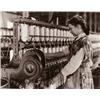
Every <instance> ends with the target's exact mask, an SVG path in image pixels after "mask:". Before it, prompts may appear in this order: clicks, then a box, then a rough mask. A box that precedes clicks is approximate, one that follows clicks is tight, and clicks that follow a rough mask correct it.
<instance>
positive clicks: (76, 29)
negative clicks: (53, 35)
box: [68, 24, 80, 36]
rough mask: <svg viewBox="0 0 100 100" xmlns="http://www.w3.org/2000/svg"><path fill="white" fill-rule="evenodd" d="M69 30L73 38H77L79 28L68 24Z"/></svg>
mask: <svg viewBox="0 0 100 100" xmlns="http://www.w3.org/2000/svg"><path fill="white" fill-rule="evenodd" d="M68 26H69V29H70V32H71V33H72V34H73V36H77V35H78V34H79V33H80V32H79V31H80V29H79V26H78V25H77V26H74V25H72V24H69V25H68Z"/></svg>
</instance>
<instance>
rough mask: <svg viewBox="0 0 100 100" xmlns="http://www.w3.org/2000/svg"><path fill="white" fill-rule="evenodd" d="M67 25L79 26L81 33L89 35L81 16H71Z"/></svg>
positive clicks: (86, 25)
mask: <svg viewBox="0 0 100 100" xmlns="http://www.w3.org/2000/svg"><path fill="white" fill-rule="evenodd" d="M68 24H72V25H74V26H77V25H78V24H79V25H81V27H82V29H83V31H84V32H85V34H86V35H89V31H90V29H89V26H88V24H87V23H86V21H85V20H84V19H83V18H82V16H79V15H75V16H73V17H72V18H71V19H70V20H69V21H68Z"/></svg>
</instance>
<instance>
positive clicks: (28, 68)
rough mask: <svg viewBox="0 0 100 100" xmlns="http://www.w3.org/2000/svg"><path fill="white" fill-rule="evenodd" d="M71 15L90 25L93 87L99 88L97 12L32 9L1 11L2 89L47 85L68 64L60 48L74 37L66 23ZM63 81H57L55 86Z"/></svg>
mask: <svg viewBox="0 0 100 100" xmlns="http://www.w3.org/2000/svg"><path fill="white" fill-rule="evenodd" d="M74 15H80V16H82V17H83V18H84V19H85V20H86V22H87V23H88V25H89V28H90V32H89V33H90V35H89V36H88V37H89V39H90V40H91V43H92V49H93V58H92V60H93V64H95V63H96V62H97V65H96V66H95V67H96V68H93V69H91V71H92V76H93V83H94V89H100V13H99V12H35V11H34V12H28V11H20V12H17V11H16V12H6V11H5V12H0V52H1V54H0V65H1V68H0V71H1V72H0V76H1V84H0V86H1V88H2V89H3V88H6V89H13V88H14V89H28V88H31V89H45V88H47V89H48V88H49V85H50V84H51V83H50V82H51V81H50V80H51V79H52V78H53V77H55V76H56V75H57V74H58V73H60V71H61V69H63V68H64V66H65V65H66V64H67V63H68V55H66V54H65V53H64V52H63V50H65V49H66V48H67V47H68V46H69V45H71V44H72V43H73V40H74V36H73V35H72V34H71V32H70V31H69V28H68V26H67V22H68V20H69V19H70V18H72V17H73V16H74ZM77 61H78V60H77ZM57 78H59V76H58V77H57ZM62 84H64V83H63V82H62V80H60V81H58V82H57V86H56V88H55V89H61V88H60V86H62Z"/></svg>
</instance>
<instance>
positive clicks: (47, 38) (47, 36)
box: [45, 28, 49, 41]
mask: <svg viewBox="0 0 100 100" xmlns="http://www.w3.org/2000/svg"><path fill="white" fill-rule="evenodd" d="M45 36H46V41H49V28H46V33H45Z"/></svg>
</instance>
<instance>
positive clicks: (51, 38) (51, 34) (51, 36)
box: [50, 28, 53, 41]
mask: <svg viewBox="0 0 100 100" xmlns="http://www.w3.org/2000/svg"><path fill="white" fill-rule="evenodd" d="M50 41H53V29H52V28H51V29H50Z"/></svg>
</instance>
